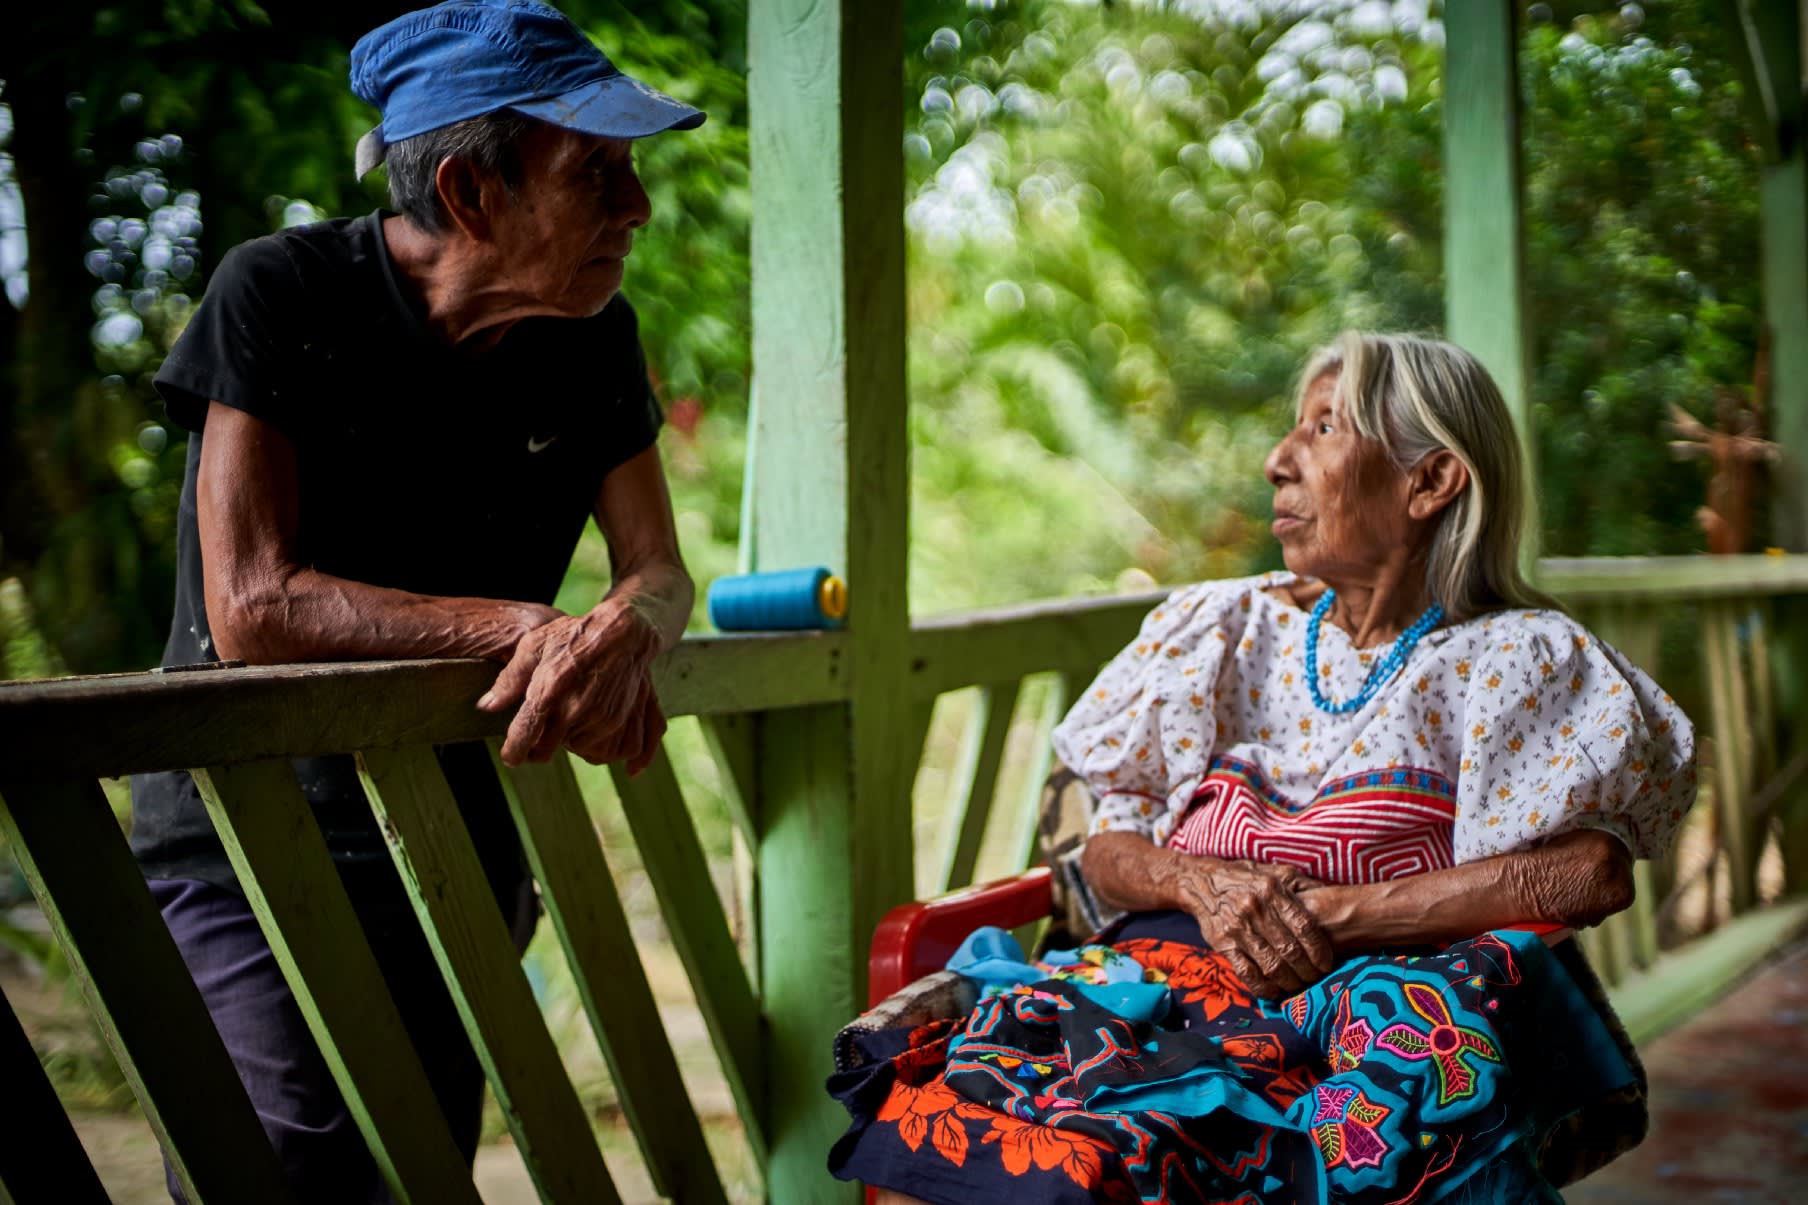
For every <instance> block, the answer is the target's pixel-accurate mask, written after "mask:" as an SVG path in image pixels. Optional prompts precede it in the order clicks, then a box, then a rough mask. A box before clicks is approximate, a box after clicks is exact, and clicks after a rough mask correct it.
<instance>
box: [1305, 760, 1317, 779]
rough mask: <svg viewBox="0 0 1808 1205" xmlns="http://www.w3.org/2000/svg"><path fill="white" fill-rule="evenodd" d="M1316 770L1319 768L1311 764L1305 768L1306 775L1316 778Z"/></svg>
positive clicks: (1315, 763) (1314, 763)
mask: <svg viewBox="0 0 1808 1205" xmlns="http://www.w3.org/2000/svg"><path fill="white" fill-rule="evenodd" d="M1318 768H1319V767H1318V763H1317V762H1313V763H1312V764H1311V765H1309V766H1307V767H1306V773H1308V774H1311V775H1314V776H1316V775H1317V774H1318Z"/></svg>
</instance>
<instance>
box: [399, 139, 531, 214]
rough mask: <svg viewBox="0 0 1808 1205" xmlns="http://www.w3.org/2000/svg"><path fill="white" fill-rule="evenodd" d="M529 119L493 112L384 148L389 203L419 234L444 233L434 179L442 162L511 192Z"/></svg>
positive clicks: (442, 208) (519, 179)
mask: <svg viewBox="0 0 1808 1205" xmlns="http://www.w3.org/2000/svg"><path fill="white" fill-rule="evenodd" d="M531 121H532V118H529V117H524V116H522V115H521V114H519V113H516V112H514V111H513V110H511V109H498V110H496V111H495V112H494V113H485V114H484V115H483V116H482V117H473V118H470V119H469V120H466V121H461V122H457V123H455V124H453V125H449V126H443V127H441V128H440V129H437V130H428V131H427V132H426V133H425V134H416V135H415V136H414V137H413V138H404V139H402V140H401V141H400V142H397V143H394V144H392V145H391V146H389V147H386V148H385V149H384V153H383V162H384V164H385V165H386V166H387V167H388V169H389V203H390V205H391V206H393V207H394V209H395V211H396V212H397V213H400V214H403V215H404V216H406V217H407V218H408V220H409V221H411V222H413V223H414V224H415V225H416V226H418V227H420V228H421V229H422V230H425V231H427V232H428V233H430V234H441V233H444V232H445V231H446V230H447V229H448V228H449V227H450V225H451V218H450V216H449V215H448V214H447V213H446V207H445V205H444V204H443V203H442V202H441V201H440V199H439V188H438V186H437V185H436V184H435V183H434V177H435V175H436V174H437V173H438V171H439V165H440V164H441V163H442V162H444V161H445V160H447V159H463V160H464V161H465V162H467V163H469V164H470V165H471V166H472V167H474V168H476V169H477V170H478V171H479V172H480V173H483V174H487V175H492V176H495V177H496V178H497V179H499V180H500V181H501V182H502V186H503V188H504V189H505V190H507V191H508V192H509V193H510V194H513V193H514V191H515V190H516V189H517V188H519V187H520V186H521V182H522V174H521V140H522V138H524V137H525V136H526V135H527V131H528V128H529V123H530V122H531Z"/></svg>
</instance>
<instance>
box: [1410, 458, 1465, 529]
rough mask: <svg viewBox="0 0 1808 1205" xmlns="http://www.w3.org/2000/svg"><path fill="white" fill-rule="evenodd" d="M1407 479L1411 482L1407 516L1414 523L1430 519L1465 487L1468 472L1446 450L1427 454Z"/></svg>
mask: <svg viewBox="0 0 1808 1205" xmlns="http://www.w3.org/2000/svg"><path fill="white" fill-rule="evenodd" d="M1407 476H1408V478H1409V479H1410V480H1411V482H1412V497H1411V498H1410V499H1409V500H1408V502H1407V504H1406V507H1407V513H1408V514H1410V515H1411V516H1412V517H1413V518H1415V519H1429V518H1431V517H1432V516H1433V515H1435V514H1437V513H1438V512H1439V511H1441V510H1443V509H1444V508H1445V507H1446V506H1449V505H1450V504H1451V503H1452V502H1455V501H1456V500H1457V497H1458V495H1460V494H1461V493H1462V492H1463V491H1464V490H1465V489H1467V488H1468V487H1469V469H1468V468H1467V466H1465V465H1464V464H1463V462H1462V460H1461V459H1460V458H1458V456H1457V454H1456V453H1455V452H1452V451H1451V450H1450V449H1449V448H1439V449H1438V450H1437V451H1435V452H1432V453H1430V454H1428V455H1427V456H1426V457H1425V458H1424V459H1423V460H1421V461H1419V463H1418V464H1415V465H1414V466H1413V467H1412V469H1411V471H1410V472H1409V473H1408V474H1407Z"/></svg>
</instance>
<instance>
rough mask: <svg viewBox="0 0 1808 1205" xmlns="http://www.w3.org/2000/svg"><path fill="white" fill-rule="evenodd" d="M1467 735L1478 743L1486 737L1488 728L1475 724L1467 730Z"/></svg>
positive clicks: (1484, 725)
mask: <svg viewBox="0 0 1808 1205" xmlns="http://www.w3.org/2000/svg"><path fill="white" fill-rule="evenodd" d="M1469 735H1470V736H1472V737H1474V738H1475V739H1476V740H1478V741H1479V740H1481V739H1482V738H1483V737H1484V736H1487V735H1488V726H1487V725H1486V724H1477V725H1476V726H1475V727H1473V728H1471V729H1470V730H1469Z"/></svg>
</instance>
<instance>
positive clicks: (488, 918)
mask: <svg viewBox="0 0 1808 1205" xmlns="http://www.w3.org/2000/svg"><path fill="white" fill-rule="evenodd" d="M358 774H359V777H360V778H362V779H363V780H364V791H365V794H366V795H368V796H369V797H370V803H371V808H372V809H373V810H374V811H375V812H376V815H377V819H378V821H379V823H381V824H382V826H383V834H384V836H385V837H386V838H387V840H388V842H389V851H390V854H391V856H393V857H394V858H395V862H396V866H397V868H398V869H399V870H400V871H401V872H402V882H403V885H404V886H405V887H406V888H407V889H408V895H409V898H410V899H411V900H412V901H413V902H414V909H415V912H416V914H417V915H419V917H420V919H421V927H422V928H423V929H424V930H425V931H426V934H427V941H428V944H429V945H431V946H432V947H433V955H434V958H435V959H436V960H437V961H438V963H439V966H440V971H441V973H442V974H443V975H444V976H445V978H446V984H447V986H448V987H449V988H450V989H451V993H452V1000H453V1003H455V1004H456V1005H457V1006H458V1012H459V1015H460V1016H461V1017H462V1018H463V1020H464V1023H465V1031H466V1032H467V1033H468V1034H469V1035H470V1037H471V1045H472V1048H473V1049H474V1050H475V1051H476V1052H477V1058H478V1061H479V1062H480V1063H482V1065H483V1069H484V1073H485V1074H486V1075H487V1076H488V1077H489V1081H490V1087H491V1089H492V1090H493V1091H494V1092H495V1094H496V1103H497V1104H498V1105H500V1106H501V1109H502V1116H503V1119H504V1120H505V1121H506V1122H507V1123H508V1127H509V1133H511V1134H512V1135H514V1138H515V1145H516V1146H517V1147H518V1148H520V1151H521V1158H522V1160H523V1162H525V1163H526V1164H527V1170H528V1174H529V1175H530V1176H532V1177H533V1181H534V1187H535V1188H537V1189H539V1191H540V1196H541V1198H542V1199H544V1200H549V1201H561V1202H562V1201H595V1202H599V1203H600V1205H619V1202H620V1200H621V1198H620V1197H619V1196H618V1195H617V1193H616V1191H615V1183H614V1181H612V1180H611V1179H610V1178H609V1171H608V1169H607V1168H606V1167H605V1166H604V1165H603V1156H602V1152H601V1151H600V1150H599V1149H598V1148H597V1144H596V1137H595V1135H594V1134H592V1133H591V1130H590V1121H589V1118H588V1117H587V1116H586V1115H585V1113H584V1107H583V1106H582V1105H581V1104H580V1103H578V1095H577V1092H576V1090H575V1089H573V1088H572V1086H571V1081H570V1080H569V1079H568V1078H567V1077H566V1075H565V1068H564V1067H563V1066H562V1065H561V1064H560V1063H559V1052H558V1049H557V1048H556V1047H555V1046H554V1045H553V1041H552V1036H551V1035H550V1034H549V1033H547V1031H546V1023H545V1021H544V1020H543V1019H542V1018H541V1016H540V1010H539V1007H538V1006H537V1005H536V1004H535V1003H534V994H533V990H532V989H531V988H530V987H529V986H528V983H527V976H526V975H525V974H524V973H523V972H522V969H521V959H520V955H519V953H518V952H517V951H516V949H515V943H514V940H513V939H512V938H511V937H510V935H509V928H508V925H507V923H506V922H505V921H504V920H503V918H502V912H501V911H500V910H499V909H498V908H497V907H496V905H495V901H494V897H493V896H492V895H491V893H490V888H489V884H488V882H487V881H486V880H485V878H484V873H483V866H482V864H481V863H480V862H479V861H478V858H477V850H476V847H474V846H473V845H472V844H471V837H470V834H469V833H468V832H466V830H465V826H464V821H463V820H462V819H461V818H460V816H459V812H458V801H457V800H456V799H454V798H453V796H452V788H451V787H450V786H448V785H447V783H446V777H445V775H444V774H443V773H441V771H440V768H439V761H438V759H436V758H435V757H434V756H433V750H432V748H431V747H429V746H414V747H411V748H406V749H396V750H382V749H369V750H365V751H363V752H361V753H359V754H358Z"/></svg>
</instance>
